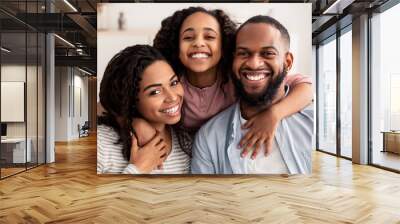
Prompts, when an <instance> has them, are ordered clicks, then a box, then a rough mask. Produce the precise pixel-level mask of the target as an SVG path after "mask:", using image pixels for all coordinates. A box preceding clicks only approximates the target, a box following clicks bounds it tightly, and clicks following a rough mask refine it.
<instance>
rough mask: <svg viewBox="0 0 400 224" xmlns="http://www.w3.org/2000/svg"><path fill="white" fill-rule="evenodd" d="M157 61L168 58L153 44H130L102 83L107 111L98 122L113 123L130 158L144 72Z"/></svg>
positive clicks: (125, 156) (103, 100)
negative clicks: (134, 121) (152, 45)
mask: <svg viewBox="0 0 400 224" xmlns="http://www.w3.org/2000/svg"><path fill="white" fill-rule="evenodd" d="M158 60H165V58H164V57H163V55H162V54H161V53H160V52H159V51H158V50H157V49H155V48H154V47H151V46H149V45H134V46H131V47H127V48H125V49H124V50H122V51H120V52H119V53H118V54H116V55H115V56H114V57H113V58H112V59H111V60H110V62H109V63H108V65H107V67H106V70H105V72H104V76H103V79H102V80H101V83H100V94H99V96H100V103H101V105H102V106H103V107H104V109H105V111H106V112H103V114H102V115H100V116H99V117H98V124H104V125H107V126H111V127H113V128H114V130H115V131H116V132H117V133H118V134H119V137H120V138H119V140H118V142H116V144H118V143H122V145H123V149H122V153H123V156H124V158H125V159H127V160H128V161H129V159H130V154H131V144H132V143H131V141H132V138H131V133H133V132H134V130H133V128H132V125H131V124H132V120H133V119H134V118H137V117H142V116H141V115H140V113H139V111H138V108H137V103H138V101H139V98H138V94H139V90H140V89H139V88H140V81H141V79H142V74H143V71H144V70H145V69H146V68H147V67H148V66H150V65H151V64H152V63H153V62H155V61H158ZM117 119H118V120H117Z"/></svg>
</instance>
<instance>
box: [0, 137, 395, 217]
mask: <svg viewBox="0 0 400 224" xmlns="http://www.w3.org/2000/svg"><path fill="white" fill-rule="evenodd" d="M56 149H57V150H56V158H57V160H56V163H55V164H50V165H46V166H41V167H38V168H35V169H33V170H29V171H27V172H26V173H22V174H19V175H16V176H13V177H10V178H7V179H5V180H2V181H0V223H45V222H47V223H213V224H214V223H372V224H376V223H384V224H386V223H400V175H399V174H396V173H391V172H388V171H384V170H380V169H378V168H374V167H369V166H360V165H352V164H351V162H350V161H347V160H343V159H337V158H335V157H333V156H330V155H326V154H323V153H320V152H316V153H315V154H314V158H313V161H314V163H313V165H314V172H313V174H312V175H311V176H291V177H286V176H235V177H232V176H225V177H215V176H213V177H204V176H195V177H176V176H175V177H160V176H150V177H149V176H145V177H143V176H142V177H132V176H124V175H117V176H97V175H96V166H95V164H96V140H95V138H94V137H89V138H83V139H82V140H81V141H77V142H71V143H69V144H57V147H56Z"/></svg>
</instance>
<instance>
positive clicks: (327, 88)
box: [317, 36, 336, 153]
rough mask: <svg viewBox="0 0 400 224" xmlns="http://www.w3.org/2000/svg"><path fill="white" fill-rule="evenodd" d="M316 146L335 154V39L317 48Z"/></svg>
mask: <svg viewBox="0 0 400 224" xmlns="http://www.w3.org/2000/svg"><path fill="white" fill-rule="evenodd" d="M318 66H319V67H318V96H317V97H318V99H317V101H318V135H317V136H318V139H317V141H318V145H317V148H318V149H319V150H322V151H326V152H330V153H336V39H335V36H334V37H332V40H331V41H328V42H327V43H325V44H323V45H320V46H319V48H318Z"/></svg>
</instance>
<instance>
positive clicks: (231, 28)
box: [153, 7, 236, 84]
mask: <svg viewBox="0 0 400 224" xmlns="http://www.w3.org/2000/svg"><path fill="white" fill-rule="evenodd" d="M196 12H203V13H206V14H208V15H211V16H213V17H214V18H215V19H216V20H217V21H218V24H219V26H220V32H221V37H222V38H221V42H222V56H221V60H220V62H219V63H218V72H219V73H221V75H222V77H223V82H222V83H223V84H224V83H226V82H228V80H229V79H230V75H231V67H232V58H233V53H232V52H233V43H234V35H235V31H236V24H235V23H234V22H233V21H232V20H231V19H230V18H229V17H228V16H227V15H226V14H225V13H224V11H222V10H220V9H215V10H206V9H204V8H202V7H189V8H186V9H182V10H179V11H176V12H175V13H174V14H173V15H172V16H169V17H167V18H165V19H164V20H163V21H162V22H161V29H160V30H159V31H158V32H157V34H156V37H155V38H154V41H153V46H154V47H155V48H157V49H158V50H160V51H161V53H162V54H163V55H164V57H165V58H166V59H167V60H168V62H169V63H170V64H171V66H172V68H173V69H174V70H175V72H176V73H177V74H178V75H182V74H185V71H186V69H185V66H184V65H183V64H182V62H181V61H180V59H179V31H180V29H181V26H182V23H183V21H185V19H186V18H187V17H188V16H190V15H192V14H193V13H196Z"/></svg>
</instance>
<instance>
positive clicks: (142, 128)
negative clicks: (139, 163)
mask: <svg viewBox="0 0 400 224" xmlns="http://www.w3.org/2000/svg"><path fill="white" fill-rule="evenodd" d="M132 127H133V130H135V135H136V138H137V142H138V145H139V147H141V146H143V145H146V144H147V143H148V142H149V141H150V140H151V139H152V138H153V137H154V136H155V135H156V130H155V129H154V128H153V127H152V126H151V125H150V124H149V123H148V122H147V121H146V120H144V119H142V118H135V119H133V121H132Z"/></svg>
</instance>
